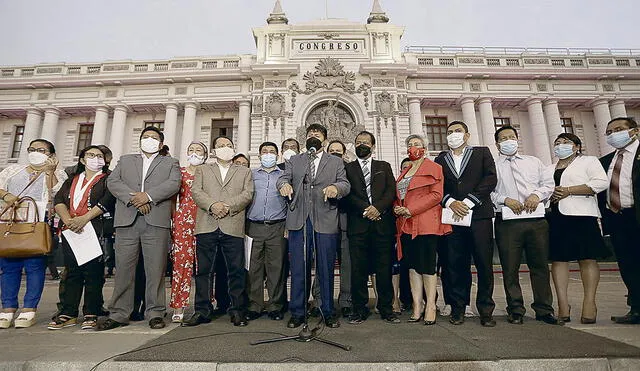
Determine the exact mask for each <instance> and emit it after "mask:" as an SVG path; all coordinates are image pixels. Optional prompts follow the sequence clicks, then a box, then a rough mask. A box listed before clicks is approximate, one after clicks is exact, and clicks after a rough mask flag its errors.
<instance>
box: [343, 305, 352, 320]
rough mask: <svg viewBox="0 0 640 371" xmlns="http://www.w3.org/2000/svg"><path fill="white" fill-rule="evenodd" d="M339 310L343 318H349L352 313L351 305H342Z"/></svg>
mask: <svg viewBox="0 0 640 371" xmlns="http://www.w3.org/2000/svg"><path fill="white" fill-rule="evenodd" d="M340 311H341V312H342V317H343V318H350V317H351V316H352V315H353V310H352V309H351V307H344V308H342V309H340Z"/></svg>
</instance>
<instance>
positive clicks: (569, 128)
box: [560, 117, 575, 134]
mask: <svg viewBox="0 0 640 371" xmlns="http://www.w3.org/2000/svg"><path fill="white" fill-rule="evenodd" d="M560 123H561V124H562V129H563V130H564V132H565V133H570V134H575V132H574V130H573V121H572V120H571V119H570V118H568V117H565V118H561V119H560Z"/></svg>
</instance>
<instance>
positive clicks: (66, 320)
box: [16, 314, 78, 330]
mask: <svg viewBox="0 0 640 371" xmlns="http://www.w3.org/2000/svg"><path fill="white" fill-rule="evenodd" d="M18 319H20V318H19V317H18ZM16 321H17V320H16ZM77 324H78V319H77V318H76V317H70V316H66V315H64V314H62V315H59V316H58V317H56V318H55V319H54V320H53V321H51V322H49V324H48V325H47V328H48V329H49V330H60V329H63V328H65V327H71V326H75V325H77ZM27 327H28V326H27Z"/></svg>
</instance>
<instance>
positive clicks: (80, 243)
mask: <svg viewBox="0 0 640 371" xmlns="http://www.w3.org/2000/svg"><path fill="white" fill-rule="evenodd" d="M62 234H63V235H64V237H65V238H66V239H67V242H68V243H69V247H71V251H73V255H75V257H76V261H77V262H78V265H83V264H85V263H88V262H90V261H91V260H93V259H95V258H97V257H99V256H102V247H100V241H98V236H97V235H96V231H95V229H93V225H91V222H89V223H87V225H85V226H84V228H82V232H80V233H75V232H73V231H71V230H69V229H66V230H64V231H62Z"/></svg>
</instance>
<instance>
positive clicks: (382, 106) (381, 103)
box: [376, 91, 394, 118]
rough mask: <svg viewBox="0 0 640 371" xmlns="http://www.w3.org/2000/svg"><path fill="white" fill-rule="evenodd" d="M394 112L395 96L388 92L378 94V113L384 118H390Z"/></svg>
mask: <svg viewBox="0 0 640 371" xmlns="http://www.w3.org/2000/svg"><path fill="white" fill-rule="evenodd" d="M393 112H394V107H393V96H392V95H391V94H389V93H388V92H386V91H383V92H382V93H379V94H376V113H377V114H378V115H379V116H380V117H382V118H389V117H392V116H393Z"/></svg>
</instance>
